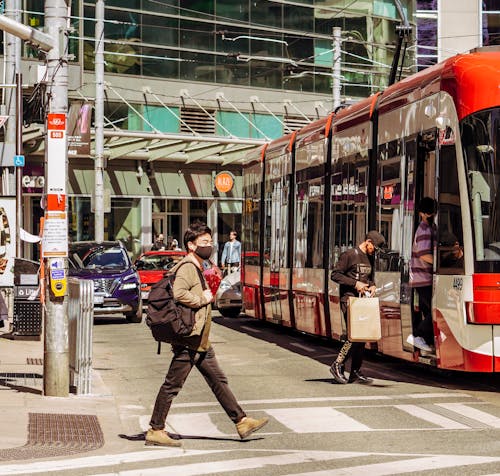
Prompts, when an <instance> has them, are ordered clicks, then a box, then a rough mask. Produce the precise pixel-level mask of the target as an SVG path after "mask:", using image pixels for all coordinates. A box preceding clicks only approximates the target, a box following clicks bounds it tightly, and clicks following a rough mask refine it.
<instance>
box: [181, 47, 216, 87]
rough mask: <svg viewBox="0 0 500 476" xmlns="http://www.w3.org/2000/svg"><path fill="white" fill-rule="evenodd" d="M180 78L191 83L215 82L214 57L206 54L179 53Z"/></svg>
mask: <svg viewBox="0 0 500 476" xmlns="http://www.w3.org/2000/svg"><path fill="white" fill-rule="evenodd" d="M180 56H181V59H182V61H181V63H180V78H181V79H188V80H191V81H207V82H213V81H215V68H214V65H215V57H214V55H208V54H206V53H189V52H181V55H180Z"/></svg>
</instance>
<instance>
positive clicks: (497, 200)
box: [460, 108, 500, 272]
mask: <svg viewBox="0 0 500 476" xmlns="http://www.w3.org/2000/svg"><path fill="white" fill-rule="evenodd" d="M460 134H461V139H462V147H463V154H464V158H465V162H466V167H467V179H468V187H469V197H470V209H471V214H472V220H471V221H472V227H473V230H472V231H473V233H472V236H473V239H474V251H475V271H476V272H488V271H489V272H493V271H495V270H497V269H498V263H497V262H498V261H500V108H492V109H487V110H484V111H480V112H476V113H474V114H471V115H470V116H467V117H466V118H465V119H463V120H462V121H461V123H460Z"/></svg>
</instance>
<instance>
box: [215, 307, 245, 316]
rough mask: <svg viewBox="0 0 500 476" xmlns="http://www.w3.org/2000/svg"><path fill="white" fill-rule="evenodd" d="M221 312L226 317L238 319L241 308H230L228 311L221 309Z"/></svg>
mask: <svg viewBox="0 0 500 476" xmlns="http://www.w3.org/2000/svg"><path fill="white" fill-rule="evenodd" d="M219 312H220V313H221V314H222V315H223V316H224V317H238V316H239V315H240V312H241V307H228V308H227V309H219Z"/></svg>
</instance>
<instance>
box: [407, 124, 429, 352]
mask: <svg viewBox="0 0 500 476" xmlns="http://www.w3.org/2000/svg"><path fill="white" fill-rule="evenodd" d="M404 154H405V169H406V173H405V174H404V177H405V184H404V200H403V226H402V253H401V268H400V269H401V288H400V289H401V291H400V304H401V336H402V341H403V349H404V350H407V351H409V352H413V350H414V348H413V345H411V344H408V343H407V341H406V339H407V338H408V336H409V335H410V334H412V333H413V327H414V326H415V325H416V324H417V321H418V319H419V318H420V313H419V312H418V310H417V308H416V305H415V299H416V297H415V294H416V293H415V292H414V291H413V289H412V288H411V287H410V260H411V252H412V245H413V237H414V236H415V232H416V230H417V228H418V225H419V222H420V218H419V214H418V210H417V206H418V203H419V202H420V200H421V199H422V198H423V197H431V198H435V195H436V173H435V170H436V130H435V129H432V130H428V131H424V132H423V133H420V134H419V135H418V136H416V137H415V138H411V139H407V140H406V141H405V144H404Z"/></svg>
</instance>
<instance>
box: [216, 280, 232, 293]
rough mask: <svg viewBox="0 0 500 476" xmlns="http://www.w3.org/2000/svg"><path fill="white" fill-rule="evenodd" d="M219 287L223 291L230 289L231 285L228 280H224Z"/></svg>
mask: <svg viewBox="0 0 500 476" xmlns="http://www.w3.org/2000/svg"><path fill="white" fill-rule="evenodd" d="M219 289H220V290H221V291H227V290H228V289H231V285H230V284H229V283H227V282H226V281H222V282H221V283H220V285H219Z"/></svg>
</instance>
